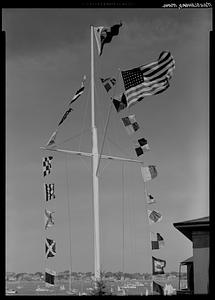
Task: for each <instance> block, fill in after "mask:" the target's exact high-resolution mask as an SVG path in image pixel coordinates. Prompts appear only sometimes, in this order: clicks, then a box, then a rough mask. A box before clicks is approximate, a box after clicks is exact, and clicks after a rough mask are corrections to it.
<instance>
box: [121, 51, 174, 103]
mask: <svg viewBox="0 0 215 300" xmlns="http://www.w3.org/2000/svg"><path fill="white" fill-rule="evenodd" d="M174 68H175V61H174V59H173V57H172V55H171V53H170V52H168V51H163V52H161V54H160V56H159V58H158V60H157V61H155V62H152V63H149V64H146V65H142V66H140V67H137V68H134V69H131V70H127V71H121V73H122V78H123V82H124V87H125V96H126V98H127V104H128V107H129V106H130V105H132V104H134V103H136V102H137V101H141V100H142V99H143V98H144V97H146V96H152V95H156V94H159V93H161V92H163V91H165V90H166V89H167V88H168V87H169V79H171V77H172V74H173V69H174Z"/></svg>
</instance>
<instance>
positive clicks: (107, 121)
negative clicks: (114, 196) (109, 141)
mask: <svg viewBox="0 0 215 300" xmlns="http://www.w3.org/2000/svg"><path fill="white" fill-rule="evenodd" d="M118 77H119V72H118V73H117V79H116V82H117V80H118ZM115 89H116V85H115V86H114V89H113V94H112V97H113V96H114V92H115ZM111 109H112V102H110V105H109V111H108V116H107V120H106V125H105V129H104V134H103V140H102V146H101V151H100V155H99V160H98V166H97V170H96V175H97V174H98V170H99V165H100V161H101V156H102V153H103V148H104V142H105V137H106V133H107V127H108V124H109V120H110V113H111Z"/></svg>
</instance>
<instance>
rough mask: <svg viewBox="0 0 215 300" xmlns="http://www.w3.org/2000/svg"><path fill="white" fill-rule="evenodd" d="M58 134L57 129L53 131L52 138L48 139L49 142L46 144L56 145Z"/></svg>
mask: <svg viewBox="0 0 215 300" xmlns="http://www.w3.org/2000/svg"><path fill="white" fill-rule="evenodd" d="M56 135H57V130H56V131H54V132H53V133H52V135H51V137H50V139H49V140H48V143H47V144H46V146H47V147H49V146H54V145H55V138H56Z"/></svg>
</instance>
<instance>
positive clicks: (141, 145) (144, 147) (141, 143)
mask: <svg viewBox="0 0 215 300" xmlns="http://www.w3.org/2000/svg"><path fill="white" fill-rule="evenodd" d="M137 141H138V144H136V145H135V151H136V154H137V156H140V155H142V154H144V152H145V151H149V150H150V148H149V145H148V142H147V140H146V139H144V138H141V139H138V140H137Z"/></svg>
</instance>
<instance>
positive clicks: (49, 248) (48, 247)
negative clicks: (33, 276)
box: [45, 238, 56, 258]
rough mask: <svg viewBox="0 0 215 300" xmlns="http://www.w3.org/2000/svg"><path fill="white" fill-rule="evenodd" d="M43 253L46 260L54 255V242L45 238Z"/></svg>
mask: <svg viewBox="0 0 215 300" xmlns="http://www.w3.org/2000/svg"><path fill="white" fill-rule="evenodd" d="M45 253H46V257H47V258H48V257H53V256H55V255H56V242H55V241H54V240H51V239H48V238H46V244H45Z"/></svg>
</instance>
